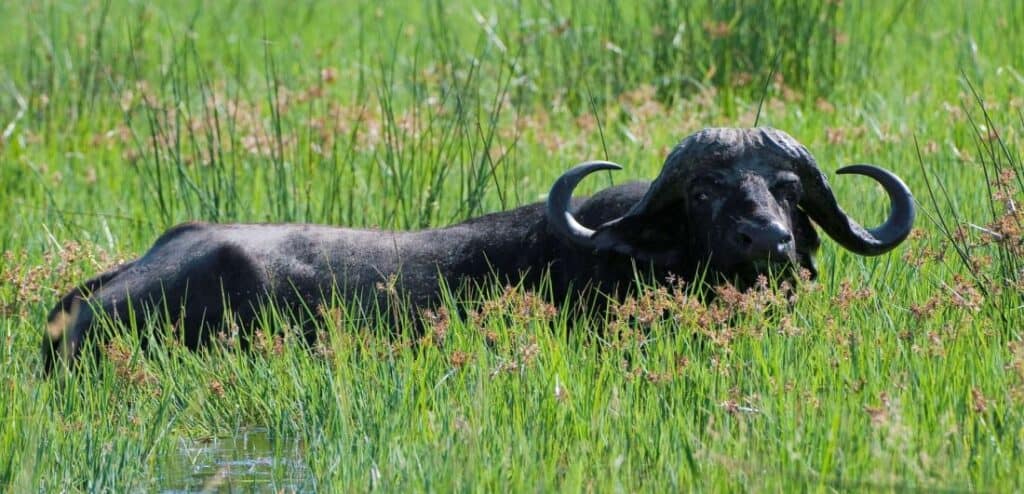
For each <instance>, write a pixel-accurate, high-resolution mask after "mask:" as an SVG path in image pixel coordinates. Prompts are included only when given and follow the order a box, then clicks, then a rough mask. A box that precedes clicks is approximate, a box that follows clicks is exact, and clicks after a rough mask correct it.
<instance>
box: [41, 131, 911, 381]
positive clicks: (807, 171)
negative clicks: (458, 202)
mask: <svg viewBox="0 0 1024 494" xmlns="http://www.w3.org/2000/svg"><path fill="white" fill-rule="evenodd" d="M619 168H620V167H619V166H618V165H616V164H614V163H609V162H588V163H583V164H581V165H578V166H576V167H574V168H572V169H570V170H569V171H567V172H566V173H565V174H564V175H562V177H560V178H559V179H558V180H556V181H555V183H554V184H553V186H552V187H551V191H550V193H549V195H548V200H547V203H546V204H531V205H527V206H522V207H520V208H517V209H513V210H511V211H505V212H499V213H494V214H488V215H484V216H481V217H478V218H473V219H470V220H468V221H465V222H463V223H459V224H456V225H452V226H448V227H445V228H438V229H430V230H421V231H411V232H392V231H379V230H357V229H348V228H337V227H331V226H318V225H305V224H285V225H280V224H277V225H275V224H204V223H188V224H184V225H180V226H176V227H174V228H172V229H170V230H168V231H167V232H166V233H164V234H163V235H162V236H161V237H160V238H159V239H157V241H156V243H155V244H154V245H153V247H151V248H150V249H149V251H148V252H146V253H145V254H144V255H143V256H142V257H140V258H138V259H136V260H134V261H131V262H128V263H125V264H123V265H121V266H119V267H117V268H114V269H113V270H111V271H108V272H106V273H103V274H101V275H99V276H97V277H95V278H92V279H90V280H88V281H86V282H85V283H83V284H82V285H80V286H78V287H77V288H75V289H73V290H71V291H70V292H69V293H68V294H66V295H65V296H64V297H63V298H62V299H61V300H60V302H59V303H58V304H57V305H56V307H54V308H53V310H52V311H51V312H50V315H49V319H48V325H47V334H46V335H45V337H44V343H43V359H44V362H45V366H46V368H47V370H50V369H52V367H53V366H54V364H55V363H56V362H57V361H59V360H60V359H62V358H63V359H68V360H74V359H75V358H76V357H77V356H78V354H79V353H80V351H81V348H82V345H83V342H84V341H85V340H86V339H87V338H88V337H89V335H90V333H95V332H96V331H95V326H96V325H97V323H98V320H99V319H100V318H99V317H98V316H100V315H105V316H109V318H110V320H112V321H114V322H120V323H126V322H135V323H136V324H137V325H138V326H139V327H141V326H142V325H143V324H144V323H145V321H146V316H147V315H150V314H157V315H160V316H161V317H164V316H169V317H170V319H172V322H173V323H174V324H175V326H176V327H177V328H178V331H180V337H181V338H183V340H184V343H185V345H187V346H188V347H190V348H197V347H200V346H202V345H203V344H204V343H205V342H206V341H207V340H208V339H209V335H210V334H211V333H213V332H215V331H217V330H218V329H217V328H218V327H220V326H222V325H223V324H224V323H225V322H226V321H225V317H232V318H234V321H235V322H237V323H238V324H239V327H242V328H245V327H249V326H251V324H252V323H253V322H254V321H255V318H256V317H257V315H258V313H257V311H258V310H259V307H260V306H261V305H262V304H264V303H265V302H267V301H273V302H274V303H275V304H277V306H278V307H284V308H287V309H288V310H289V311H291V312H292V313H293V314H299V315H301V314H306V315H310V316H311V315H315V313H316V308H317V307H319V306H321V305H322V304H324V303H327V302H329V300H328V297H332V296H336V297H339V298H340V299H341V300H345V301H348V302H350V303H351V305H353V306H355V307H357V308H359V309H361V310H362V311H363V313H364V314H368V313H369V312H370V311H374V310H380V309H381V308H382V307H387V306H389V304H394V303H395V300H394V299H395V298H396V297H397V298H401V301H402V302H403V306H405V307H406V308H411V313H412V314H415V313H416V311H417V310H418V309H423V308H428V307H430V306H432V305H436V304H438V303H440V296H441V293H442V288H441V287H442V286H443V285H446V286H448V287H453V288H454V287H460V286H465V285H467V284H474V283H477V284H479V283H483V282H486V281H488V280H495V279H496V280H498V282H502V283H522V284H523V286H525V287H527V288H536V287H537V285H538V284H540V283H541V281H542V280H548V281H547V283H550V285H549V286H548V289H549V290H548V291H549V292H550V295H551V297H552V300H553V301H556V302H561V301H565V300H571V299H572V296H573V295H574V294H577V293H579V292H580V290H583V289H588V290H597V291H599V292H601V293H606V294H614V293H621V290H623V289H624V288H625V287H628V286H629V285H631V284H633V283H635V280H636V279H637V273H645V274H646V275H649V276H651V277H652V278H651V279H652V280H663V279H665V278H666V277H668V276H669V275H675V276H677V277H680V278H682V279H689V278H692V277H693V276H695V275H696V274H698V273H701V274H702V275H705V276H708V279H725V280H730V281H733V282H737V283H741V284H742V283H749V282H751V281H752V280H753V279H755V278H756V277H757V276H758V275H761V274H765V273H768V272H769V271H772V272H779V271H787V272H792V268H802V269H806V270H808V271H809V272H810V273H811V275H812V276H813V275H815V274H816V270H815V267H814V259H813V257H814V254H815V251H816V250H817V249H818V246H819V239H818V235H817V233H816V232H815V229H814V227H813V226H812V224H811V221H812V220H813V221H814V223H816V224H817V225H818V226H820V227H821V228H822V229H823V230H824V231H825V233H827V234H828V235H829V236H830V237H831V238H833V239H834V240H836V241H837V242H838V243H839V244H840V245H842V246H843V247H845V248H847V249H849V250H850V251H853V252H855V253H857V254H861V255H866V256H873V255H878V254H882V253H884V252H887V251H889V250H891V249H893V248H894V247H896V246H897V245H898V244H899V243H900V242H902V241H903V240H904V239H905V238H906V237H907V235H908V234H909V233H910V229H911V227H912V225H913V221H914V215H915V210H914V203H913V198H912V196H911V194H910V191H909V190H908V189H907V187H906V185H904V184H903V182H902V181H901V180H900V179H899V178H898V177H896V176H895V175H893V174H892V173H890V172H888V171H886V170H883V169H881V168H878V167H875V166H871V165H854V166H850V167H846V168H843V169H840V170H839V171H838V173H853V174H859V175H866V176H868V177H871V178H873V179H874V180H876V181H877V182H878V183H879V184H881V185H882V187H883V188H884V189H885V191H886V192H887V193H888V195H889V198H890V201H891V211H890V214H889V217H888V219H887V220H886V222H885V223H884V224H883V225H881V226H880V227H878V228H875V229H871V230H867V229H864V228H862V227H861V226H860V225H859V224H857V223H856V222H855V221H854V220H853V219H851V218H850V217H849V216H847V215H846V213H844V212H843V210H842V209H841V208H840V207H839V205H838V204H837V202H836V199H835V197H834V196H833V194H832V191H831V189H830V188H829V185H828V182H827V180H826V179H825V175H824V174H823V173H822V172H821V171H820V170H819V168H818V166H817V164H816V162H815V160H814V158H813V157H812V156H811V154H810V153H809V152H808V151H807V149H806V148H805V147H804V146H803V145H801V144H800V143H798V142H797V141H796V140H794V139H793V138H792V137H790V136H789V135H788V134H786V133H784V132H782V131H779V130H775V129H769V128H756V129H705V130H702V131H700V132H697V133H695V134H693V135H691V136H689V137H687V138H686V139H684V140H683V141H682V142H680V143H679V145H677V146H676V147H675V148H674V149H673V150H672V152H671V153H670V154H669V155H668V157H667V158H666V160H665V164H664V167H663V169H662V171H661V173H660V175H659V176H658V178H657V179H656V180H655V181H654V182H653V183H629V184H625V185H619V186H615V187H611V188H608V189H606V190H603V191H601V192H599V193H597V194H595V195H593V196H592V197H590V198H588V199H586V200H583V201H574V200H573V199H572V197H571V196H572V191H573V189H574V188H575V187H576V185H577V183H578V182H579V181H580V180H581V179H583V178H584V177H585V176H587V175H588V174H590V173H593V172H595V171H598V170H610V169H619ZM382 285H385V286H384V287H383V289H382ZM226 309H230V310H226ZM385 313H387V312H385ZM225 314H231V315H230V316H225Z"/></svg>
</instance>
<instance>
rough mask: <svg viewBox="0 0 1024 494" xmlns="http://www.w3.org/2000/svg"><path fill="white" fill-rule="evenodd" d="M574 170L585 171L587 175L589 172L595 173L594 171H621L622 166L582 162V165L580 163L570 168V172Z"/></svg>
mask: <svg viewBox="0 0 1024 494" xmlns="http://www.w3.org/2000/svg"><path fill="white" fill-rule="evenodd" d="M576 169H580V170H581V171H586V172H587V173H589V172H591V171H595V172H596V171H600V170H621V169H622V165H620V164H618V163H613V162H611V161H604V160H595V161H584V162H583V163H580V164H578V165H576V166H574V167H572V170H576Z"/></svg>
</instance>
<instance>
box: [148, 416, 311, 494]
mask: <svg viewBox="0 0 1024 494" xmlns="http://www.w3.org/2000/svg"><path fill="white" fill-rule="evenodd" d="M178 452H179V454H178V456H177V458H174V459H172V460H170V461H169V462H168V463H167V464H166V466H165V468H164V470H163V475H161V476H160V479H159V480H158V482H157V484H158V487H159V489H160V491H161V492H164V493H185V492H304V491H306V492H308V491H313V490H315V485H313V483H312V479H311V478H310V476H309V470H308V468H307V467H306V465H305V463H303V461H302V450H301V447H300V445H299V444H298V443H297V442H295V441H283V440H280V439H275V438H274V437H272V436H271V435H270V434H268V433H267V431H266V430H265V429H246V430H241V431H239V432H238V434H236V435H235V436H233V437H228V438H216V439H211V440H205V441H194V440H189V441H183V442H182V443H181V446H180V447H179V449H178Z"/></svg>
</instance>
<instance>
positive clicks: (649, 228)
mask: <svg viewBox="0 0 1024 494" xmlns="http://www.w3.org/2000/svg"><path fill="white" fill-rule="evenodd" d="M593 239H594V242H595V243H596V245H597V250H598V251H605V252H608V251H611V252H617V253H619V254H622V255H626V256H629V257H632V258H633V259H636V260H637V261H643V262H653V263H655V264H659V265H674V264H677V263H678V262H679V261H680V260H681V257H682V252H683V250H684V248H685V247H684V245H683V244H684V243H685V242H686V235H685V228H684V227H683V226H682V222H681V221H679V218H678V217H677V218H671V217H670V215H667V214H654V215H626V216H623V217H621V218H619V219H616V220H612V221H609V222H607V223H605V224H603V225H601V226H599V227H598V228H597V229H596V230H595V232H594V237H593Z"/></svg>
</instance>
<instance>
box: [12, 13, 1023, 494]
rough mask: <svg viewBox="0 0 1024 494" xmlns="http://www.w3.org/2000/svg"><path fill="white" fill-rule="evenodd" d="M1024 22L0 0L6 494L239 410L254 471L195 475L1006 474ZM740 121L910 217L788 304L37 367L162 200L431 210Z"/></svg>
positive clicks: (833, 485) (492, 323) (778, 478)
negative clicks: (901, 188)
mask: <svg viewBox="0 0 1024 494" xmlns="http://www.w3.org/2000/svg"><path fill="white" fill-rule="evenodd" d="M1022 27H1024V4H1021V3H1020V2H1009V1H1008V2H995V1H993V2H980V1H979V2H975V1H967V2H959V3H949V2H920V1H910V2H869V1H845V2H841V3H839V2H823V3H817V2H796V1H788V0H776V1H770V2H758V1H746V0H743V1H737V2H729V3H723V2H710V1H706V2H705V1H698V2H673V1H669V0H656V1H652V2H646V3H644V2H615V1H612V2H607V3H604V4H601V5H596V4H593V5H592V4H591V3H589V2H580V1H571V0H568V1H559V2H541V1H532V0H527V1H502V2H498V3H497V4H494V5H492V4H490V3H485V2H480V3H479V4H476V3H474V2H467V1H462V0H459V1H454V2H440V1H433V2H431V1H423V2H391V3H388V4H387V5H383V6H377V5H375V4H374V3H371V2H331V3H328V2H317V1H313V0H307V1H302V2H285V1H271V2H201V1H195V2H174V1H158V2H121V1H109V2H104V1H80V2H73V1H64V0H61V1H57V0H48V1H41V2H36V1H13V2H4V3H0V33H4V34H3V35H2V36H0V60H3V64H2V65H0V184H2V186H3V187H2V190H3V193H2V194H0V216H2V217H3V218H4V219H5V222H4V227H3V228H0V246H2V247H3V250H4V251H5V254H4V257H3V258H0V369H3V370H2V372H0V396H2V398H0V486H2V487H3V488H4V490H10V491H16V492H23V491H48V492H49V491H58V490H67V491H97V490H112V491H125V490H129V489H131V490H153V489H157V488H161V487H165V488H166V487H173V486H177V485H182V480H180V479H176V477H175V476H176V475H181V473H180V472H181V471H182V468H183V467H182V466H181V465H182V462H183V461H187V460H183V459H182V458H183V455H184V454H183V453H182V451H183V444H191V443H193V442H199V443H202V442H203V441H206V440H209V439H211V438H225V437H231V436H233V435H235V434H237V433H238V432H239V431H248V430H254V429H258V430H261V431H266V436H267V437H268V438H269V439H268V444H269V446H268V448H269V450H270V452H269V453H268V454H269V455H270V456H273V457H275V458H278V460H279V461H278V462H277V463H276V464H275V465H273V466H272V467H271V468H270V473H269V477H270V480H269V481H268V482H267V483H265V484H251V483H246V482H245V481H244V479H242V478H238V479H228V481H227V483H220V484H218V482H221V481H222V480H223V479H220V480H218V478H219V477H217V476H216V475H213V476H210V478H209V479H206V481H207V482H208V484H207V487H210V488H220V489H229V488H230V489H239V490H248V489H257V490H267V491H270V490H276V489H280V488H283V489H286V490H290V489H293V488H299V489H317V490H323V491H328V492H330V491H336V490H339V489H346V490H348V489H351V490H370V489H374V488H383V489H385V490H389V491H407V490H431V491H452V490H460V491H470V490H474V491H475V490H481V491H494V490H503V491H514V492H520V491H550V490H556V489H557V490H567V491H580V490H596V491H609V490H624V491H639V490H646V491H667V490H668V491H676V490H702V491H712V490H713V491H719V490H769V491H777V490H815V491H831V490H853V489H856V490H861V489H879V490H907V489H920V490H982V491H1001V492H1008V491H1014V490H1020V489H1022V488H1024V469H1022V468H1020V466H1019V464H1018V461H1017V458H1018V457H1019V456H1020V454H1021V449H1022V448H1024V414H1022V412H1021V410H1022V409H1024V408H1022V404H1024V343H1022V342H1021V341H1020V340H1021V338H1020V336H1021V335H1020V328H1022V327H1024V317H1022V315H1024V314H1022V312H1021V310H1022V297H1021V294H1022V290H1024V283H1022V280H1024V273H1022V271H1021V262H1022V261H1021V260H1022V258H1024V251H1022V248H1021V247H1020V245H1021V244H1020V240H1021V238H1022V234H1021V229H1020V224H1019V222H1020V221H1021V220H1022V219H1024V218H1021V216H1020V214H1021V213H1019V212H1014V211H1015V210H1011V209H1009V208H1008V207H1007V204H1008V203H1007V201H1006V200H1005V198H1006V197H1012V198H1016V202H1015V205H1019V204H1021V199H1022V197H1021V194H1020V192H1019V191H1021V190H1024V189H1022V187H1021V180H1024V173H1022V171H1024V168H1022V155H1024V66H1022V64H1021V57H1020V49H1019V46H1020V40H1021V39H1024V33H1022ZM755 121H756V122H757V123H758V124H760V125H771V126H774V127H778V128H781V129H784V130H786V131H787V132H789V133H790V134H792V135H793V136H795V137H796V138H797V139H799V140H800V141H801V142H803V143H804V144H805V145H807V147H808V148H809V149H810V150H811V151H812V152H813V153H814V154H815V156H816V157H817V159H818V161H819V162H820V163H821V165H822V167H823V168H824V169H825V171H826V172H827V173H829V174H830V175H831V173H832V172H833V171H834V170H835V169H836V168H838V167H840V166H842V165H845V164H850V163H854V162H869V163H876V164H879V165H882V166H885V167H887V168H889V169H891V170H893V171H895V172H896V173H898V174H899V175H900V176H902V177H904V179H905V180H906V181H907V183H908V184H909V185H910V187H911V189H912V190H913V191H914V192H915V195H916V197H917V199H918V201H919V204H920V209H921V214H920V215H919V222H918V225H917V226H918V228H919V232H917V233H916V234H915V235H914V236H913V237H912V239H911V240H909V241H907V242H906V243H905V244H904V245H903V246H901V247H900V248H899V249H897V250H896V251H894V252H893V253H891V254H888V255H885V256H881V257H878V258H861V257H858V256H856V255H853V254H850V253H848V252H845V251H843V250H842V249H840V248H838V247H837V246H836V245H835V244H834V243H832V242H831V241H830V240H827V239H826V240H825V241H824V245H823V248H822V251H821V253H820V255H819V268H820V270H821V273H822V275H821V278H820V279H819V280H818V282H817V283H814V284H804V285H801V286H800V287H799V289H798V290H797V296H796V300H795V301H793V302H782V301H779V300H776V299H774V298H773V297H774V295H771V294H770V293H769V294H764V293H762V294H755V295H748V296H746V297H740V299H739V300H736V301H734V302H732V303H728V302H720V303H719V304H718V305H715V306H711V307H706V306H704V305H701V304H697V303H694V302H693V301H692V300H691V299H689V298H686V297H682V298H680V299H676V298H673V297H672V294H671V293H659V292H652V293H651V294H649V295H647V296H645V297H641V299H640V301H639V302H638V303H637V304H638V305H637V306H636V307H632V306H629V305H627V306H623V307H620V308H619V310H618V313H617V314H611V315H609V316H608V318H609V321H610V322H608V323H601V324H598V323H597V322H596V321H594V322H593V324H587V323H583V324H579V323H577V324H576V327H578V328H579V327H583V328H586V327H597V326H599V325H607V327H608V328H609V329H608V330H607V331H605V332H603V333H597V332H595V331H569V330H568V329H567V326H571V325H569V324H567V321H566V320H565V318H566V317H568V316H567V315H566V314H559V315H557V316H554V317H552V316H551V315H550V314H548V313H547V312H546V310H545V308H544V307H543V306H542V305H540V304H538V302H537V300H536V299H534V298H532V297H531V296H530V294H524V293H520V292H516V291H512V292H503V291H502V290H501V287H495V291H494V292H493V293H492V296H491V297H488V298H487V300H489V302H482V304H483V307H484V309H483V310H482V311H481V316H480V317H479V318H472V319H470V320H465V321H463V320H457V319H452V320H450V321H446V322H444V323H439V324H440V326H439V327H438V328H436V329H437V330H436V331H432V332H431V334H430V335H428V337H427V338H426V340H425V341H424V342H422V343H421V344H416V345H412V344H409V343H410V341H409V340H408V339H399V340H393V339H389V338H383V337H380V336H379V335H378V334H377V330H378V329H380V328H374V327H363V325H362V324H361V323H359V322H358V321H352V320H347V319H345V318H338V319H331V318H329V320H328V321H327V323H325V327H324V328H323V332H324V334H325V335H327V337H325V338H324V340H323V343H322V345H321V346H320V347H318V348H317V349H315V350H314V351H312V352H311V351H309V350H307V349H305V348H303V347H302V346H301V345H299V344H293V343H291V340H290V338H291V337H290V336H287V335H288V333H287V331H286V330H282V329H281V328H283V327H285V326H286V322H283V321H281V320H279V318H276V317H268V319H267V324H266V326H267V328H266V329H267V336H266V338H265V340H264V343H265V344H264V346H263V348H261V349H260V350H258V351H256V352H255V354H239V353H236V352H233V351H230V349H219V350H215V351H213V352H209V353H206V354H192V353H189V352H187V351H185V350H183V349H181V348H179V347H176V346H173V345H172V346H167V347H161V348H159V349H156V350H154V351H152V352H147V353H145V354H143V353H141V352H138V351H137V346H138V342H137V339H135V338H134V337H132V336H126V337H122V338H117V339H115V342H114V344H112V346H111V347H109V348H108V349H107V350H106V353H107V354H108V358H106V359H103V360H102V361H101V362H99V363H98V364H97V365H92V364H89V365H86V366H84V368H83V369H82V371H81V372H79V373H77V374H75V375H73V376H58V377H56V378H53V379H44V378H41V377H40V374H39V370H40V367H41V361H40V357H39V352H38V349H39V344H40V341H41V338H42V333H43V326H44V321H45V316H46V311H47V310H48V309H49V308H50V307H51V306H52V304H53V303H55V301H56V300H57V298H58V296H59V295H60V294H61V293H62V291H63V290H66V289H67V288H68V287H70V286H71V285H72V284H74V283H76V282H79V281H81V280H83V279H85V278H86V277H87V276H90V275H92V274H95V273H97V272H99V271H102V270H103V269H105V268H107V267H109V266H111V265H112V264H113V263H115V262H116V261H117V260H118V259H128V258H131V257H133V256H135V255H137V254H138V253H141V252H142V251H144V250H145V249H146V248H147V247H148V245H149V244H150V243H151V242H152V241H153V240H154V239H155V238H156V236H157V235H158V234H159V233H160V232H161V231H163V230H164V229H165V228H167V227H169V226H171V225H173V224H175V223H177V222H180V221H184V220H190V219H202V220H210V221H309V222H318V223H330V224H338V225H347V226H366V225H373V226H379V227H384V228H400V229H405V228H419V227H425V226H435V225H443V224H447V223H450V222H453V221H458V220H461V219H464V218H467V217H470V216H472V215H476V214H479V213H483V212H489V211H496V210H500V209H505V208H511V207H514V206H516V205H520V204H525V203H529V202H534V201H537V200H540V199H542V198H543V197H544V194H545V193H546V191H547V188H548V186H549V185H550V183H551V182H552V180H554V179H555V178H556V177H557V176H558V175H559V174H560V173H561V172H562V171H564V170H565V169H566V168H567V167H569V166H571V165H573V164H575V163H576V162H579V161H583V160H585V159H595V158H602V159H604V158H606V159H611V160H613V161H617V162H620V163H622V164H624V165H625V166H626V170H625V171H624V172H619V173H617V174H614V175H608V176H603V177H601V178H599V179H592V180H589V181H588V182H587V183H585V184H584V185H583V186H582V187H581V189H584V191H593V190H597V189H598V188H601V187H605V186H607V185H609V184H611V183H621V182H623V181H626V180H631V179H651V178H653V177H654V176H655V175H656V174H657V172H658V170H659V168H660V165H661V162H662V159H663V157H664V155H665V153H666V151H667V150H668V149H669V148H670V147H671V146H672V145H674V144H675V143H676V142H677V141H678V140H679V139H681V138H682V137H684V136H686V135H687V134H689V133H691V132H693V131H695V130H698V129H700V128H702V127H707V126H744V127H746V126H752V125H754V123H755ZM1000 172H1002V173H1004V177H1005V180H1003V182H1002V183H1004V184H1003V185H999V183H1000V181H999V180H998V178H999V173H1000ZM832 184H833V186H834V188H835V189H836V192H837V195H838V196H839V198H840V201H841V203H842V204H843V205H844V207H845V209H846V210H847V211H849V212H851V214H853V215H854V216H855V217H857V218H858V219H860V220H861V221H862V222H863V223H865V224H876V223H877V222H880V221H881V220H882V219H883V218H884V214H885V207H886V203H885V199H884V197H883V196H884V194H882V193H881V192H880V191H879V190H877V188H876V187H874V186H873V185H871V183H870V181H868V180H865V179H856V178H848V177H842V178H836V177H833V179H832ZM1014 207H1019V206H1014ZM1000 219H1003V220H1004V221H1003V223H1002V224H1001V225H994V223H996V222H997V220H1000ZM971 224H973V225H976V226H978V227H983V228H986V229H988V230H992V231H996V232H997V233H999V234H1000V235H1001V236H1002V237H1001V238H1002V240H999V241H994V240H993V238H994V237H993V236H992V235H990V234H987V233H984V232H983V231H982V230H981V229H979V228H976V227H972V226H966V225H971ZM650 307H661V308H666V307H667V308H668V309H669V310H668V311H667V313H666V314H667V315H666V317H664V318H654V320H653V321H652V322H651V323H650V327H649V328H648V329H647V330H646V331H645V332H638V331H635V330H633V329H631V328H630V327H629V326H628V325H623V324H618V323H616V322H615V321H616V320H617V318H618V319H622V318H625V317H627V316H628V315H630V314H632V315H638V314H639V315H641V316H647V315H650V314H651V310H652V309H650ZM765 307H768V309H765ZM631 311H632V312H631ZM507 314H518V315H515V316H507ZM282 334H283V335H285V336H281V335H282ZM296 461H297V462H299V463H301V465H302V468H301V470H302V473H301V475H299V476H298V480H296V473H295V469H294V468H292V467H290V466H289V465H292V466H294V464H295V463H294V462H296ZM186 470H187V468H186Z"/></svg>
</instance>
